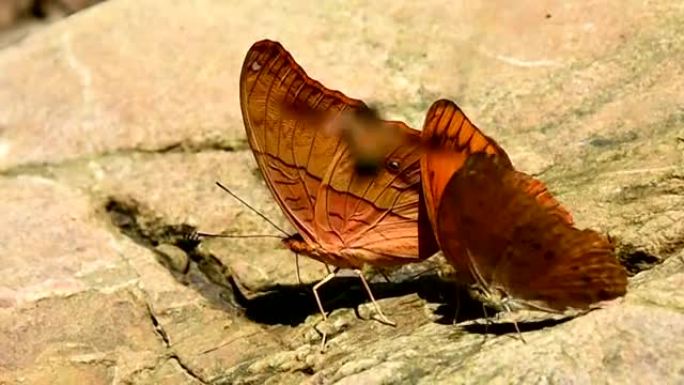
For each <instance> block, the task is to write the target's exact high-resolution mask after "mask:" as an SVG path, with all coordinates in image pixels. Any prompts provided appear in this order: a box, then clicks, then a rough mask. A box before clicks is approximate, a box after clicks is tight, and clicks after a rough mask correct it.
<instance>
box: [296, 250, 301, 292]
mask: <svg viewBox="0 0 684 385" xmlns="http://www.w3.org/2000/svg"><path fill="white" fill-rule="evenodd" d="M295 268H296V270H295V274H296V275H297V284H298V285H300V286H301V285H302V277H301V275H299V254H298V253H295Z"/></svg>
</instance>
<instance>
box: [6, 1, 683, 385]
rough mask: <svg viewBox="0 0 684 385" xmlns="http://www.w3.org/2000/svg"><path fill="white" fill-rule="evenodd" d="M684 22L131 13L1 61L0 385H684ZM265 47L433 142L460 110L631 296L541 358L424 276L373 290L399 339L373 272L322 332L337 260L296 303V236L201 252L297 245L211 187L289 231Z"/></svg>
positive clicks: (556, 341)
mask: <svg viewBox="0 0 684 385" xmlns="http://www.w3.org/2000/svg"><path fill="white" fill-rule="evenodd" d="M683 26H684V8H683V7H682V5H681V4H680V3H679V2H676V1H667V0H656V1H650V2H623V1H617V0H610V1H605V2H600V3H599V2H592V3H580V2H577V3H567V2H555V1H542V2H538V1H535V2H533V1H523V2H518V3H516V4H514V5H511V4H509V3H504V2H501V1H494V2H491V1H488V2H485V1H482V2H477V1H476V2H468V3H467V4H460V3H459V4H454V3H453V2H447V1H434V2H430V3H415V4H408V3H402V2H391V1H379V2H371V3H364V4H361V3H349V2H341V1H333V2H323V3H321V2H308V1H295V2H288V3H282V2H276V1H268V0H261V1H258V2H245V3H239V2H226V1H215V0H198V1H194V2H172V3H169V2H166V1H161V0H150V1H146V2H144V3H141V2H137V1H133V0H110V1H108V2H105V3H103V4H100V5H98V6H96V7H93V8H92V9H89V10H88V11H86V12H82V13H78V14H76V15H73V16H72V17H69V18H67V19H64V20H62V21H59V22H56V23H54V24H52V25H50V26H49V27H46V28H44V29H42V30H41V31H38V32H36V33H33V34H31V35H30V36H29V37H28V38H25V39H23V40H22V41H20V42H18V43H15V44H13V45H11V46H9V47H7V48H4V49H3V50H2V51H0V197H2V199H1V200H0V212H2V213H3V215H2V217H0V228H2V229H3V230H2V231H1V232H0V274H2V277H3V279H2V281H1V282H0V383H10V384H14V383H18V384H22V383H23V384H62V383H63V384H67V383H75V382H79V381H80V382H84V383H93V384H119V383H131V384H186V383H188V384H256V383H259V384H261V383H265V384H279V383H306V384H334V383H336V384H355V383H367V384H381V383H382V384H404V383H410V384H453V383H467V384H481V383H482V384H484V383H487V384H528V383H570V384H583V383H611V384H630V383H680V382H684V367H683V366H682V362H684V350H683V349H684V337H682V336H684V315H683V314H682V309H684V291H682V289H681V288H682V287H684V254H683V250H684V236H683V235H682V234H684V227H682V226H684V225H683V223H684V209H682V207H684V201H683V200H684V184H682V180H684V160H683V156H682V155H683V152H684V92H683V91H682V87H681V84H684V48H683V47H684V27H683ZM265 37H268V38H271V39H275V40H279V41H281V42H282V43H283V44H284V45H285V47H286V48H287V49H288V50H290V52H291V53H292V54H293V55H294V57H295V58H296V59H297V60H298V61H299V62H300V63H301V64H302V65H303V67H304V68H305V69H306V70H307V72H308V73H309V74H310V75H311V76H313V77H314V78H316V79H318V80H321V81H322V82H323V83H324V84H326V85H327V86H329V87H331V88H335V89H341V90H343V91H344V92H345V93H347V94H348V95H349V96H352V97H358V98H363V99H364V100H367V101H369V102H371V103H373V104H374V105H375V106H376V107H378V108H379V109H380V111H382V113H383V114H384V115H385V116H386V117H388V118H396V119H402V120H406V121H407V122H409V123H410V124H411V125H412V126H414V127H420V125H421V124H422V119H423V116H424V114H425V111H426V109H427V107H428V106H429V104H430V103H431V102H432V101H434V100H435V99H437V98H439V97H448V98H450V99H454V100H455V101H456V102H457V103H458V104H459V105H460V106H461V107H462V108H463V109H464V110H465V112H466V113H467V114H468V116H470V117H471V118H472V119H473V120H474V121H475V122H476V123H477V124H478V125H479V126H481V127H482V128H483V129H484V131H485V132H486V133H488V134H489V135H492V136H494V137H495V138H496V139H497V140H498V141H499V142H500V143H501V144H502V145H503V146H504V147H505V148H506V150H507V151H508V153H509V154H510V156H511V158H512V159H513V161H514V163H515V164H516V165H517V166H518V167H519V168H521V169H523V170H525V171H528V172H531V173H534V174H536V175H538V177H539V178H541V179H543V180H544V181H545V182H547V183H548V185H549V186H550V188H551V190H552V191H553V192H554V193H555V194H556V195H557V197H558V199H559V200H560V201H561V202H562V203H563V204H564V205H565V206H566V207H568V208H569V209H571V211H572V212H573V214H574V216H575V217H576V219H577V222H578V223H579V225H580V226H582V227H585V226H588V227H592V228H596V229H599V230H602V231H604V232H608V233H609V234H610V235H611V236H613V237H614V238H616V240H617V242H618V245H619V251H620V258H621V259H622V260H623V262H624V263H625V264H627V265H628V267H629V268H630V270H631V271H632V272H633V273H635V274H636V275H634V276H633V277H631V278H630V286H629V292H628V294H627V296H626V297H625V298H624V299H619V300H616V301H613V302H611V303H610V304H608V305H607V306H606V308H604V309H601V310H596V311H592V312H590V313H588V314H585V315H583V316H580V317H577V318H574V319H569V320H564V321H563V320H547V321H539V322H521V323H520V324H519V326H520V328H521V329H522V331H523V333H522V337H523V338H524V340H525V341H526V343H523V342H522V341H521V340H520V338H519V336H517V334H516V332H515V329H514V327H513V325H511V324H510V323H507V322H506V320H507V319H509V318H507V317H502V318H501V319H498V320H494V323H493V324H492V325H489V326H487V323H486V321H485V319H484V318H483V315H482V312H481V307H480V306H479V304H477V303H474V302H473V301H469V300H467V299H466V298H465V296H463V295H461V294H462V293H459V292H457V291H456V289H455V288H453V287H451V286H450V285H448V284H447V283H445V282H443V281H442V280H441V279H439V278H438V277H437V276H436V274H435V273H434V266H435V264H438V262H432V263H429V262H428V263H425V264H421V265H418V266H413V267H406V268H403V269H401V270H400V271H397V272H394V273H393V274H390V280H391V282H385V281H384V280H383V279H382V278H380V277H376V278H377V279H374V280H372V288H373V292H374V294H375V296H376V298H377V299H378V303H379V305H380V306H381V307H382V309H383V311H384V312H385V313H386V314H387V316H388V317H389V318H390V319H392V320H394V321H395V322H396V323H397V326H396V327H391V326H387V325H383V324H380V323H379V322H376V321H373V320H371V319H369V318H370V317H371V316H372V314H373V312H372V311H371V309H372V308H371V307H370V306H369V305H368V304H367V301H368V300H367V296H366V294H365V292H364V290H363V289H362V288H361V287H360V285H359V281H358V278H355V277H353V276H344V277H341V278H338V279H336V280H334V281H333V282H331V283H330V284H328V285H326V286H325V287H324V288H322V289H321V291H320V293H321V297H322V299H323V305H324V307H325V309H326V310H328V311H329V317H328V318H329V319H328V321H326V322H322V320H321V316H320V315H319V314H318V310H317V307H316V305H315V303H314V302H313V298H312V296H311V292H310V284H311V283H313V282H315V281H316V280H318V279H320V278H321V277H323V276H324V275H325V274H326V271H325V269H324V268H323V266H322V265H321V264H319V263H317V262H315V261H311V260H308V259H306V258H300V260H299V264H300V273H301V277H302V281H303V283H304V285H302V286H300V285H299V284H298V282H297V280H296V275H295V264H294V258H293V256H292V254H291V253H290V252H288V251H287V250H284V249H282V246H281V245H280V241H279V240H278V239H276V238H274V239H268V238H259V239H254V238H252V239H242V238H241V239H230V238H215V239H209V240H203V241H202V242H201V243H200V244H199V245H198V244H197V242H195V241H193V239H192V237H191V236H190V233H191V231H192V230H200V231H203V232H212V233H225V234H242V235H244V234H270V235H276V236H281V235H282V234H280V233H279V232H278V230H275V229H274V228H273V227H272V226H271V225H269V224H267V223H265V221H263V220H262V219H261V218H260V217H258V216H257V215H255V214H254V213H253V212H251V211H250V210H248V209H247V208H245V207H244V206H243V205H241V204H240V203H238V202H236V201H235V200H234V199H233V198H231V197H230V196H229V195H228V194H226V193H224V192H223V191H221V190H220V189H219V188H218V187H216V186H215V184H214V182H216V181H220V182H222V183H223V184H224V185H226V186H227V187H229V188H230V189H231V190H233V191H234V192H235V193H236V194H238V195H239V196H241V197H243V199H245V200H246V201H248V202H249V203H250V204H251V205H252V206H253V207H254V208H255V209H256V210H259V211H260V212H262V213H264V214H265V215H266V216H267V217H269V218H271V219H272V220H273V221H274V222H275V223H276V224H277V225H278V226H280V227H283V228H284V229H285V231H286V232H289V231H291V230H292V229H291V228H290V227H289V226H288V225H287V223H286V220H285V219H284V218H283V217H282V215H281V213H280V210H279V208H277V206H276V205H275V203H274V202H273V200H272V198H271V197H270V194H269V192H268V191H267V190H266V188H265V186H264V183H263V181H262V179H261V178H260V176H259V173H258V170H257V168H256V164H255V162H254V160H253V158H252V155H251V153H250V151H249V149H248V148H247V146H246V142H245V137H244V129H243V125H242V122H241V117H240V106H239V103H238V76H239V71H240V66H241V63H242V60H243V57H244V54H245V53H246V51H247V49H248V47H249V46H250V45H251V44H252V43H253V42H254V41H256V40H258V39H261V38H265ZM678 138H679V139H678ZM160 245H161V246H160ZM160 250H161V251H162V252H163V253H162V254H163V255H160V254H159V251H160ZM164 255H166V256H171V257H173V256H175V257H177V258H175V259H171V260H165V259H163V258H164ZM159 258H162V259H161V261H160V260H158V259H159ZM160 262H161V263H160ZM430 269H433V270H432V271H428V270H430ZM426 271H427V272H426ZM416 275H418V277H417V278H416ZM459 299H460V301H459ZM457 307H458V309H457ZM457 310H458V314H455V313H456V312H457ZM454 315H456V316H457V317H456V318H457V320H456V321H457V322H455V321H453V318H454ZM511 316H514V315H511ZM454 323H455V324H454ZM321 330H325V331H328V332H329V336H328V337H329V340H328V344H327V346H326V351H325V353H321V352H320V343H321V334H320V331H321Z"/></svg>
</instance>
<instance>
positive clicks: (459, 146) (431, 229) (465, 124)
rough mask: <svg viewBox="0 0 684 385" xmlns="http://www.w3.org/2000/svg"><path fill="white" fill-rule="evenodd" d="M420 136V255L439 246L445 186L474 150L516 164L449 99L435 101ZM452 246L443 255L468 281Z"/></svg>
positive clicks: (460, 257) (508, 164) (465, 268)
mask: <svg viewBox="0 0 684 385" xmlns="http://www.w3.org/2000/svg"><path fill="white" fill-rule="evenodd" d="M421 138H422V142H423V145H424V147H425V150H424V156H423V158H422V159H421V179H422V187H423V195H422V197H421V198H422V199H424V202H421V205H420V215H419V222H420V226H419V236H420V237H419V238H420V255H421V256H423V257H429V256H430V255H431V254H432V253H434V250H435V249H437V248H438V247H437V246H438V245H437V240H436V239H435V234H437V232H438V231H439V228H438V227H437V224H436V221H437V213H436V212H437V208H438V204H439V202H440V200H441V198H442V195H443V194H444V188H445V187H446V184H447V182H448V181H449V179H450V178H451V176H452V175H453V174H454V173H456V172H457V171H458V170H459V169H460V168H461V167H463V164H464V162H465V161H466V159H468V157H469V156H470V155H472V154H474V153H478V152H484V153H487V154H492V155H495V156H498V157H500V158H501V162H502V163H503V164H504V165H506V167H510V168H513V166H512V164H511V161H510V160H509V159H508V155H507V154H506V152H505V151H504V150H503V149H502V148H501V147H500V146H499V145H498V144H497V143H496V142H495V141H494V140H493V139H492V138H490V137H488V136H486V135H485V134H484V133H482V131H480V129H478V128H477V127H476V126H475V125H474V124H473V123H472V122H471V121H470V120H469V119H468V118H467V117H466V116H465V114H464V113H463V112H462V111H461V109H460V108H458V106H457V105H456V104H455V103H453V102H452V101H449V100H446V99H442V100H438V101H436V102H434V103H433V104H432V106H431V107H430V109H429V110H428V112H427V115H426V117H425V123H424V125H423V132H422V134H421ZM452 248H453V250H452V251H451V252H450V253H444V254H445V255H444V256H445V257H446V258H447V259H448V260H449V262H450V263H451V264H452V265H453V266H454V268H455V269H456V274H457V276H458V277H459V278H458V280H459V281H462V282H467V281H469V279H470V276H469V269H468V265H467V263H466V259H465V257H464V256H463V255H461V254H460V253H459V250H458V248H457V247H456V245H452Z"/></svg>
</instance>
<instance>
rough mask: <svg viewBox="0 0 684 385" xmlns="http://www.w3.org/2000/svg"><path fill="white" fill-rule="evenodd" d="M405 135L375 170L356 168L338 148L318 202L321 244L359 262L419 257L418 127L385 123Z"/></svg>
mask: <svg viewBox="0 0 684 385" xmlns="http://www.w3.org/2000/svg"><path fill="white" fill-rule="evenodd" d="M383 124H384V125H386V126H387V127H388V129H390V130H391V131H392V132H393V135H394V136H397V137H401V138H402V139H401V140H398V141H396V143H394V144H393V146H392V147H390V148H387V151H386V152H385V153H384V159H383V160H382V162H380V164H379V168H378V169H377V171H376V172H373V173H364V174H362V173H357V172H355V170H356V163H355V162H356V158H355V156H354V155H353V154H352V153H351V152H350V151H349V150H348V149H347V148H345V149H342V150H341V151H340V152H338V153H337V154H336V156H335V158H334V160H333V163H332V165H331V168H330V169H329V172H328V174H327V175H326V177H325V178H324V180H323V184H322V186H321V192H320V195H319V199H317V202H316V210H315V211H316V225H317V228H318V229H319V230H320V231H319V232H318V233H319V234H320V240H321V244H323V245H324V247H325V248H326V249H331V250H335V249H339V250H340V251H339V252H340V253H341V254H344V255H345V256H346V257H347V258H350V259H353V260H355V261H357V263H361V262H362V263H370V264H373V265H380V266H383V265H393V264H398V263H406V262H412V261H416V260H418V223H417V220H418V207H419V206H418V205H419V192H420V189H421V185H420V157H421V154H422V146H421V143H420V133H419V131H416V130H413V129H411V128H409V127H408V126H406V125H405V124H403V123H399V122H384V123H383Z"/></svg>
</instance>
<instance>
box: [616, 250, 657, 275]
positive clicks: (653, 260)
mask: <svg viewBox="0 0 684 385" xmlns="http://www.w3.org/2000/svg"><path fill="white" fill-rule="evenodd" d="M617 257H618V260H619V261H620V263H621V264H622V266H624V268H625V269H626V270H627V274H629V275H630V276H634V275H636V274H638V273H640V272H642V271H646V270H650V269H652V268H653V267H654V266H656V265H659V264H661V263H662V262H663V259H662V258H659V257H657V256H655V255H653V254H650V253H648V252H646V251H644V250H639V249H637V248H636V247H634V246H633V245H627V244H626V245H622V246H621V248H620V251H619V252H618V254H617Z"/></svg>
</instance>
